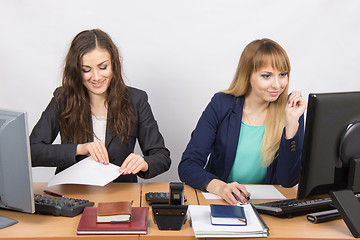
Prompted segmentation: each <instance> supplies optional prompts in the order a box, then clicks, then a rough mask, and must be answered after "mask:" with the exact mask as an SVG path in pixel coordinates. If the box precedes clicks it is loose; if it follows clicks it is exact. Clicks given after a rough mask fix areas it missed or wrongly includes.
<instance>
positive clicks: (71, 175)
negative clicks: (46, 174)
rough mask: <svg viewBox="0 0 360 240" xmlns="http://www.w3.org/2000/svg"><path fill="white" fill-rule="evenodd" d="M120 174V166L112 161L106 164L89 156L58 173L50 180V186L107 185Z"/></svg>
mask: <svg viewBox="0 0 360 240" xmlns="http://www.w3.org/2000/svg"><path fill="white" fill-rule="evenodd" d="M120 175H121V173H120V172H119V167H118V166H116V165H114V164H111V163H110V164H109V165H104V164H101V163H98V162H96V161H94V160H93V159H92V157H87V158H85V159H83V160H81V161H80V162H78V163H76V164H74V165H72V166H70V167H68V168H67V169H65V170H63V171H62V172H60V173H58V174H56V175H55V176H54V177H53V178H52V179H51V180H50V181H49V183H48V186H53V185H58V184H84V185H95V186H105V185H106V184H108V183H109V182H111V181H113V180H114V179H115V178H117V177H119V176H120Z"/></svg>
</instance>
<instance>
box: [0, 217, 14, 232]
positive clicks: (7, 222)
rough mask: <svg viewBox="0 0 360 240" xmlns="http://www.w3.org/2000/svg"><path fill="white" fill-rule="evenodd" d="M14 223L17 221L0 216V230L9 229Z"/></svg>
mask: <svg viewBox="0 0 360 240" xmlns="http://www.w3.org/2000/svg"><path fill="white" fill-rule="evenodd" d="M15 223H18V221H17V220H15V219H12V218H8V217H4V216H0V229H3V228H6V227H9V226H11V225H14V224H15Z"/></svg>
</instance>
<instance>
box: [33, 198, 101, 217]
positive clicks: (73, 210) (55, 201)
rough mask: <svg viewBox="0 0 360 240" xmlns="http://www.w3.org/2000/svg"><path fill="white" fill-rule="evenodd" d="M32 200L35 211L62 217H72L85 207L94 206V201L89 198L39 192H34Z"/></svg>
mask: <svg viewBox="0 0 360 240" xmlns="http://www.w3.org/2000/svg"><path fill="white" fill-rule="evenodd" d="M34 201H35V213H37V214H46V215H54V216H64V217H74V216H76V215H78V214H80V213H82V211H83V210H84V208H85V207H92V206H94V203H93V202H90V201H89V200H84V199H75V198H67V197H50V196H43V195H39V194H34Z"/></svg>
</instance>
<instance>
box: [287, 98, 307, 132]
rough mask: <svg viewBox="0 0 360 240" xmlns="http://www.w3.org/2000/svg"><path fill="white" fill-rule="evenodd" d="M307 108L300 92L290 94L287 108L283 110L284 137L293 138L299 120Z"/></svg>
mask: <svg viewBox="0 0 360 240" xmlns="http://www.w3.org/2000/svg"><path fill="white" fill-rule="evenodd" d="M306 107H307V103H306V101H305V100H304V99H303V97H302V95H301V92H299V91H293V92H291V94H290V96H289V98H288V102H287V106H286V108H285V137H286V139H290V138H293V137H294V136H295V134H296V132H297V130H298V127H299V118H300V117H301V115H302V114H303V113H304V112H305V110H306Z"/></svg>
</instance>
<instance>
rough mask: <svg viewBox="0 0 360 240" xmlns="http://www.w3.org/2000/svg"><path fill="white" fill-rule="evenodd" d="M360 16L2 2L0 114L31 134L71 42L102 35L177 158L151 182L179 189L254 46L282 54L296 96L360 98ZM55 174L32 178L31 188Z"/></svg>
mask: <svg viewBox="0 0 360 240" xmlns="http://www.w3.org/2000/svg"><path fill="white" fill-rule="evenodd" d="M359 12H360V1H357V0H353V1H352V0H342V1H338V0H302V1H289V0H272V1H267V0H251V1H250V0H248V1H245V0H102V1H98V0H97V1H95V0H61V1H49V0H31V1H29V0H0V31H1V33H0V83H1V84H0V108H8V109H18V110H26V111H27V112H28V117H29V128H30V129H32V128H33V126H34V125H35V123H36V122H37V120H38V119H39V117H40V115H41V112H42V111H43V110H44V109H45V107H46V106H47V104H48V102H49V101H50V99H51V96H52V92H53V90H54V89H55V88H56V87H57V86H59V85H60V83H61V74H62V67H63V62H64V58H65V55H66V53H67V50H68V47H69V44H70V42H71V40H72V39H73V37H74V36H75V35H76V34H77V33H78V32H80V31H82V30H85V29H92V28H101V29H102V30H104V31H106V32H107V33H109V34H110V36H112V38H113V40H114V42H115V43H116V44H117V46H118V47H119V49H120V51H121V54H122V57H123V65H124V69H125V77H126V79H127V84H128V85H130V86H134V87H137V88H141V89H143V90H145V91H146V92H147V93H148V95H149V101H150V104H151V106H152V109H153V112H154V115H155V118H156V119H157V121H158V124H159V126H160V130H161V132H162V134H163V136H164V138H165V141H166V145H167V147H168V148H169V149H170V151H171V157H172V166H171V169H170V171H168V172H166V173H164V174H162V175H160V176H158V177H156V178H154V179H152V181H166V182H167V181H177V180H178V174H177V166H178V163H179V161H180V158H181V154H182V152H183V150H184V149H185V146H186V144H187V142H188V141H189V138H190V134H191V131H192V130H193V129H194V127H195V124H196V122H197V120H198V118H199V116H200V114H201V113H202V111H203V109H204V108H205V106H206V105H207V103H208V102H209V101H210V98H211V97H212V95H213V94H214V93H215V92H217V91H219V90H223V89H226V88H227V87H228V86H229V84H230V82H231V80H232V78H233V76H234V73H235V69H236V66H237V63H238V60H239V57H240V54H241V52H242V50H243V49H244V47H245V46H246V45H247V44H248V43H249V42H250V41H252V40H254V39H257V38H264V37H267V38H271V39H273V40H275V41H277V42H278V43H279V44H280V45H282V46H283V47H284V48H285V50H286V51H287V53H288V55H289V57H290V61H291V64H292V73H291V79H290V90H295V89H296V90H301V91H302V92H303V95H304V96H307V94H308V93H310V92H334V91H359V90H360V77H359V71H360V15H359ZM356 104H359V103H356ZM49 174H50V175H51V174H52V171H51V170H49V169H35V170H34V179H35V180H38V181H43V180H44V179H45V180H46V179H47V178H48V177H49Z"/></svg>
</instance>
